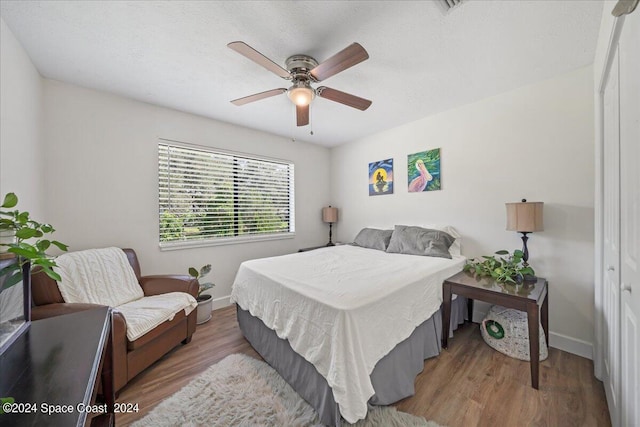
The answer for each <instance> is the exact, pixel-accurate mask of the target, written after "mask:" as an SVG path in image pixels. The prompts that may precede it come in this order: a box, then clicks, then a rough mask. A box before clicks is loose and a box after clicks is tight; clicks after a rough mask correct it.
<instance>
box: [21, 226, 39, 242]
mask: <svg viewBox="0 0 640 427" xmlns="http://www.w3.org/2000/svg"><path fill="white" fill-rule="evenodd" d="M37 234H38V230H36V229H33V228H21V229H20V230H17V231H16V237H17V238H18V239H22V240H26V239H31V238H32V237H35V236H36V235H37ZM40 234H41V235H42V232H41V233H40Z"/></svg>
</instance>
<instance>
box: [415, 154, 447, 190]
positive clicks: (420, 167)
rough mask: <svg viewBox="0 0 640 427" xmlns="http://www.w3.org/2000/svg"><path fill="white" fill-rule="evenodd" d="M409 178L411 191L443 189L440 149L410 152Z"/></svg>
mask: <svg viewBox="0 0 640 427" xmlns="http://www.w3.org/2000/svg"><path fill="white" fill-rule="evenodd" d="M407 179H408V183H409V192H410V193H420V192H422V191H435V190H440V189H442V176H441V174H440V149H439V148H436V149H433V150H428V151H421V152H419V153H414V154H409V155H408V156H407Z"/></svg>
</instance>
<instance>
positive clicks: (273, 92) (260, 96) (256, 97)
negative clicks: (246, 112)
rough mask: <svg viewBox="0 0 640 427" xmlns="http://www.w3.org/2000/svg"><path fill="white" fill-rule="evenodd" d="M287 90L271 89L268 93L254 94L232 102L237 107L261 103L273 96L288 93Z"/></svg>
mask: <svg viewBox="0 0 640 427" xmlns="http://www.w3.org/2000/svg"><path fill="white" fill-rule="evenodd" d="M286 91H287V90H286V89H284V88H280V89H271V90H268V91H266V92H260V93H254V94H253V95H249V96H245V97H243V98H238V99H234V100H233V101H231V103H232V104H235V105H237V106H240V105H244V104H248V103H250V102H254V101H259V100H261V99H265V98H270V97H272V96H276V95H280V94H281V93H284V92H286Z"/></svg>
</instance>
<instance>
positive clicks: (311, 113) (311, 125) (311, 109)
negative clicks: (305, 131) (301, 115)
mask: <svg viewBox="0 0 640 427" xmlns="http://www.w3.org/2000/svg"><path fill="white" fill-rule="evenodd" d="M313 111H314V108H311V105H309V128H310V129H311V132H309V135H311V136H313Z"/></svg>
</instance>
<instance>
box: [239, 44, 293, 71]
mask: <svg viewBox="0 0 640 427" xmlns="http://www.w3.org/2000/svg"><path fill="white" fill-rule="evenodd" d="M227 47H229V48H231V49H233V50H235V51H236V52H238V53H239V54H240V55H242V56H246V57H247V58H249V59H250V60H252V61H253V62H255V63H256V64H258V65H262V66H263V67H264V68H266V69H267V70H269V71H271V72H272V73H274V74H277V75H278V76H280V77H282V78H283V79H291V73H289V72H288V71H287V70H285V69H284V68H282V67H281V66H279V65H278V64H276V63H275V62H273V61H272V60H270V59H269V58H267V57H266V56H264V55H263V54H261V53H260V52H258V51H257V50H255V49H254V48H252V47H251V46H249V45H248V44H246V43H245V42H231V43H229V44H228V45H227Z"/></svg>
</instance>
